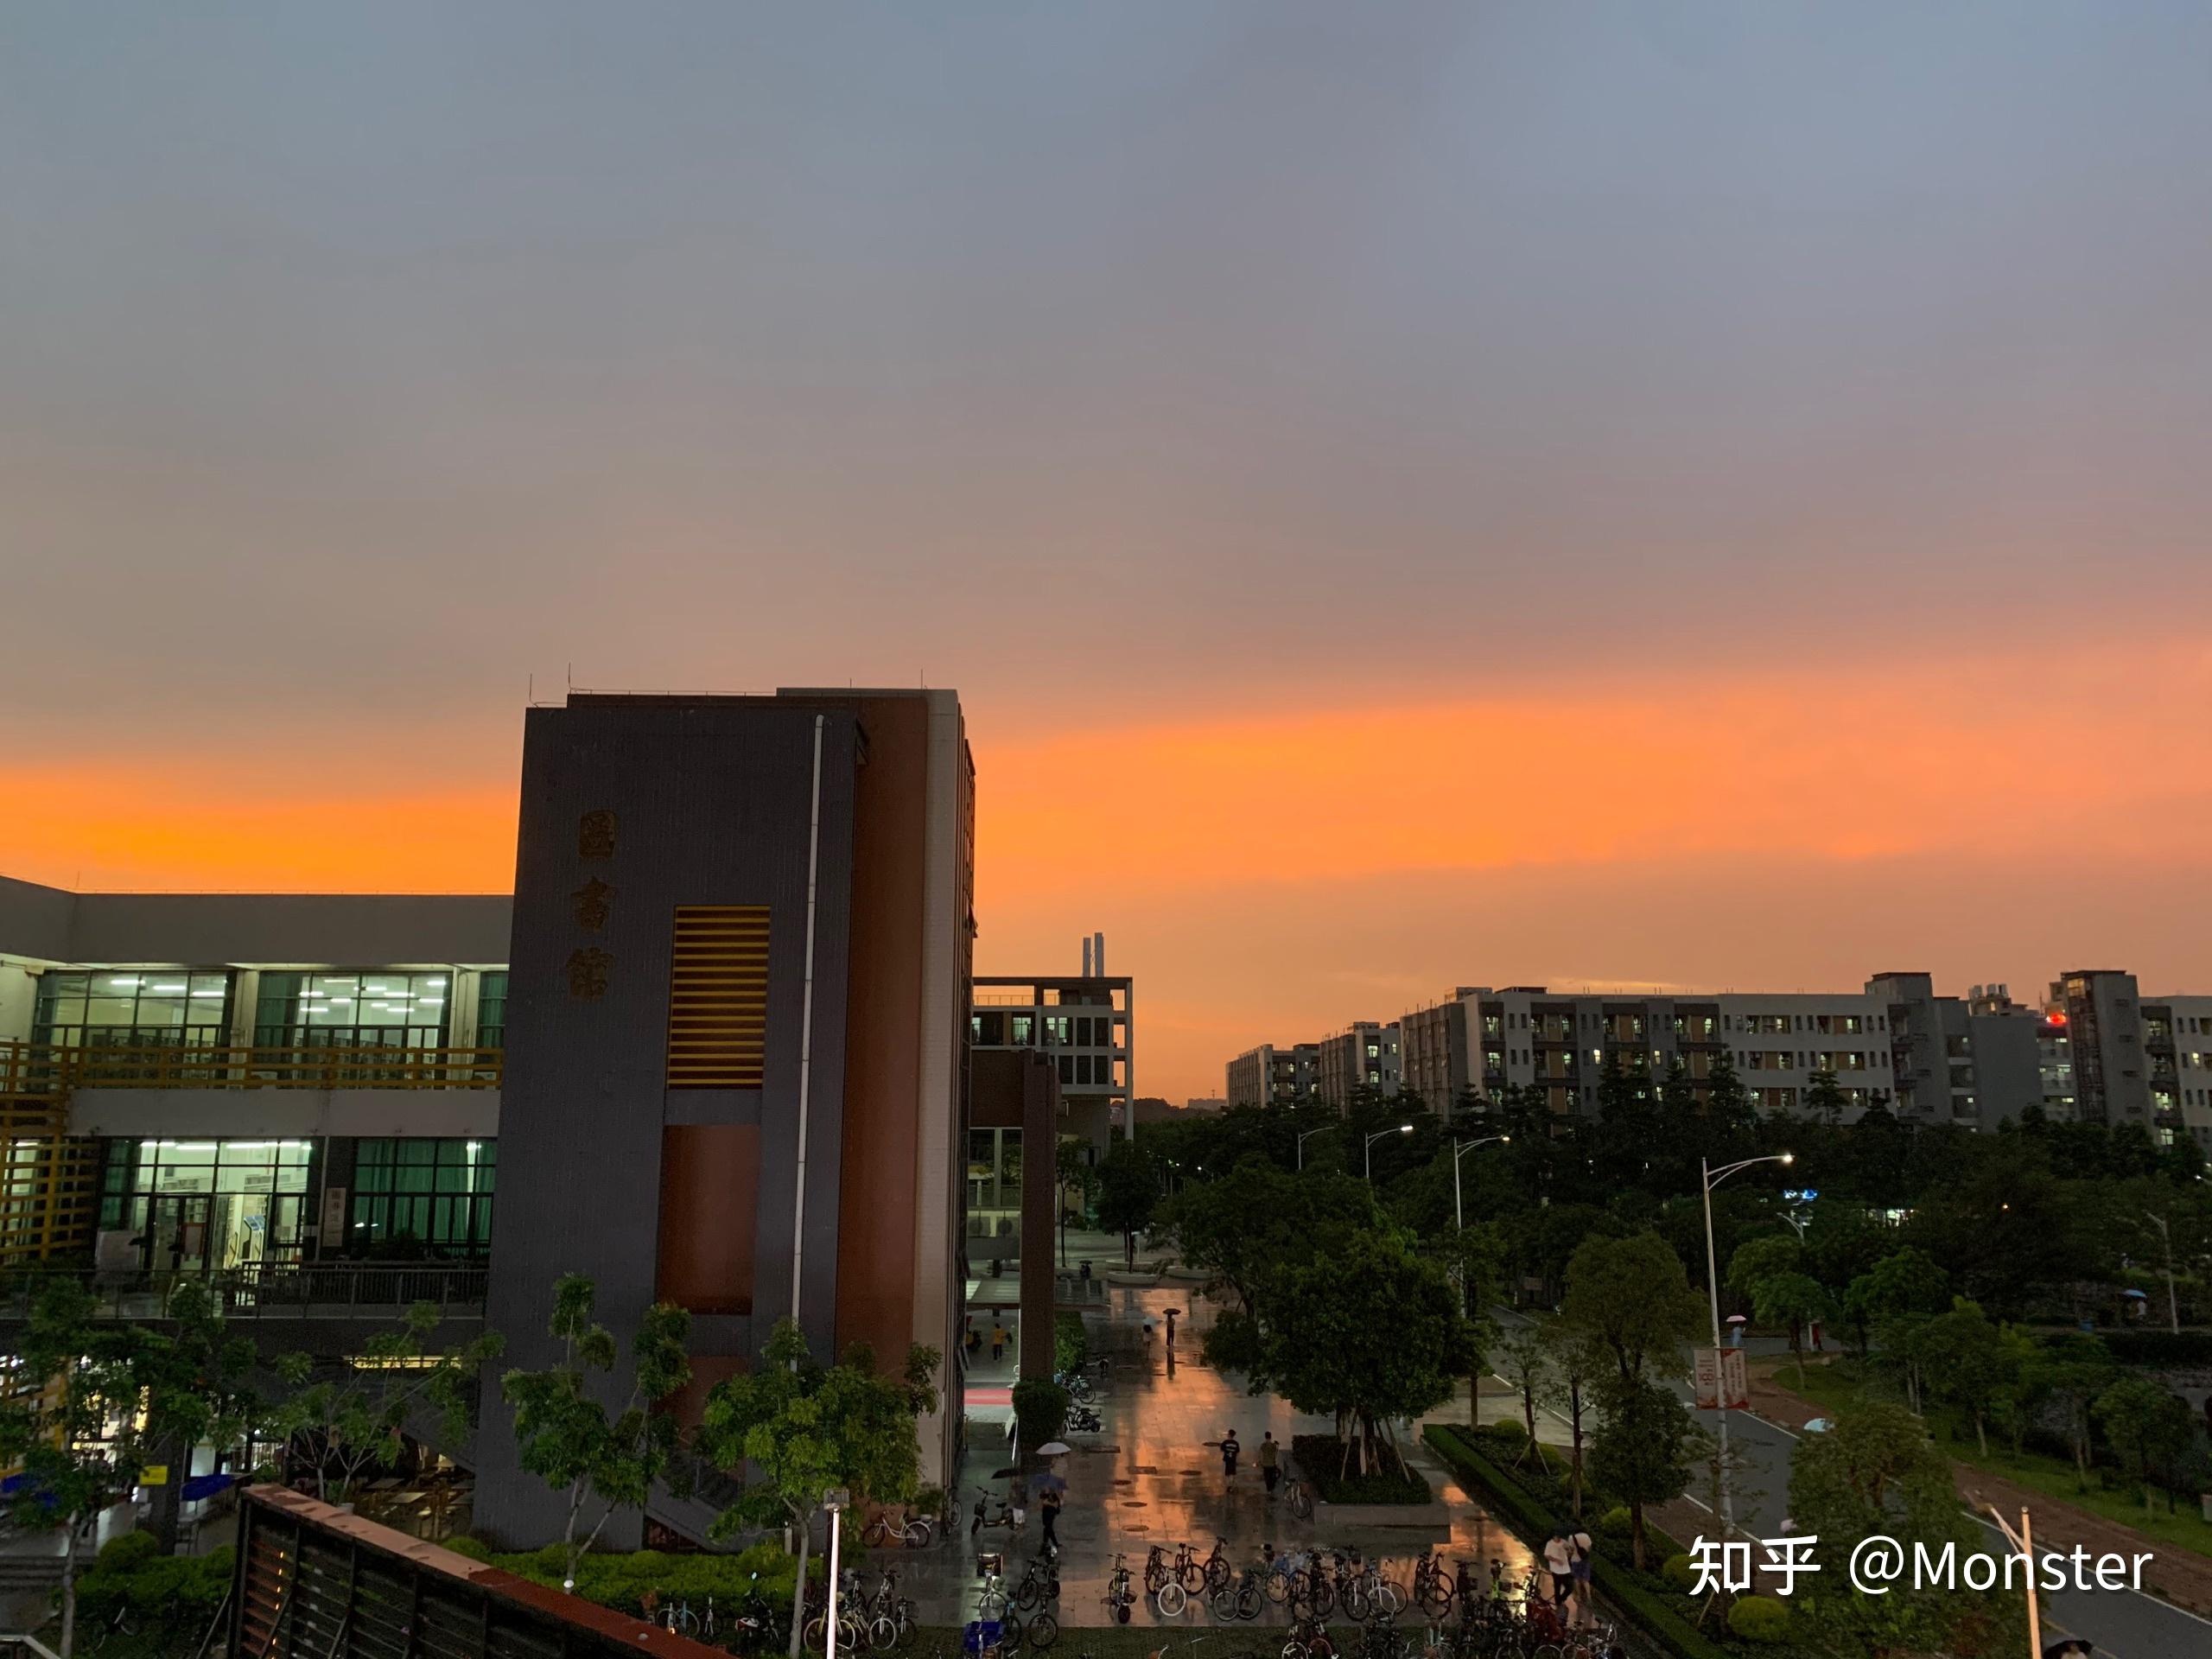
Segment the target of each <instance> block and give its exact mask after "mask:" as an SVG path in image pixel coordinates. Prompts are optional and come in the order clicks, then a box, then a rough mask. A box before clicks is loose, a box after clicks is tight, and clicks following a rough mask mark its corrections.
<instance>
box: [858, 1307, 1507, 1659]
mask: <svg viewBox="0 0 2212 1659" xmlns="http://www.w3.org/2000/svg"><path fill="white" fill-rule="evenodd" d="M1170 1307H1174V1308H1179V1309H1184V1310H1186V1311H1188V1312H1189V1313H1191V1315H1192V1317H1186V1318H1183V1319H1179V1320H1178V1322H1177V1326H1178V1329H1177V1339H1176V1344H1175V1349H1174V1352H1173V1357H1172V1362H1171V1357H1170V1356H1169V1353H1168V1351H1167V1349H1166V1343H1165V1341H1164V1340H1163V1338H1162V1337H1161V1335H1160V1332H1162V1331H1163V1330H1164V1327H1165V1325H1166V1318H1165V1315H1166V1310H1167V1309H1168V1308H1170ZM1147 1319H1149V1320H1150V1321H1151V1322H1152V1325H1153V1326H1154V1336H1153V1338H1152V1340H1151V1342H1150V1343H1149V1344H1147V1343H1146V1341H1145V1338H1144V1336H1143V1330H1142V1327H1143V1325H1144V1323H1145V1322H1146V1321H1147ZM1210 1319H1211V1309H1210V1308H1209V1306H1207V1304H1206V1303H1205V1302H1204V1301H1203V1300H1199V1299H1198V1298H1197V1296H1196V1292H1195V1287H1193V1286H1192V1285H1190V1284H1188V1283H1179V1282H1176V1281H1172V1280H1171V1281H1165V1282H1163V1283H1162V1284H1161V1285H1160V1287H1157V1288H1146V1289H1129V1288H1122V1287H1113V1288H1109V1292H1108V1300H1107V1312H1106V1313H1105V1315H1103V1316H1101V1315H1099V1314H1096V1313H1094V1314H1092V1315H1091V1316H1090V1325H1091V1343H1092V1351H1093V1353H1094V1354H1096V1353H1098V1352H1100V1351H1104V1352H1106V1353H1108V1354H1109V1355H1110V1356H1111V1357H1112V1360H1113V1365H1112V1370H1111V1372H1110V1374H1109V1376H1108V1377H1107V1379H1106V1381H1105V1382H1104V1383H1103V1385H1102V1386H1101V1387H1100V1388H1099V1389H1098V1390H1097V1392H1096V1395H1095V1397H1094V1403H1095V1404H1096V1407H1097V1408H1098V1411H1099V1414H1100V1416H1101V1418H1102V1419H1103V1427H1102V1428H1101V1429H1100V1430H1099V1431H1098V1432H1096V1433H1088V1434H1070V1435H1068V1436H1066V1439H1067V1440H1068V1441H1069V1443H1070V1444H1071V1445H1072V1446H1074V1447H1075V1451H1074V1452H1073V1454H1072V1455H1071V1456H1069V1457H1067V1458H1065V1459H1062V1460H1061V1465H1062V1470H1063V1472H1064V1473H1065V1475H1066V1477H1067V1482H1068V1495H1067V1503H1066V1507H1065V1509H1063V1510H1061V1512H1060V1518H1059V1539H1060V1549H1061V1559H1060V1578H1061V1593H1060V1601H1059V1605H1058V1610H1057V1611H1058V1617H1059V1619H1060V1622H1061V1623H1062V1624H1067V1625H1082V1624H1107V1623H1109V1622H1110V1621H1109V1612H1108V1609H1107V1606H1106V1600H1105V1597H1106V1585H1107V1580H1108V1578H1109V1574H1110V1573H1111V1572H1112V1570H1113V1560H1114V1556H1115V1554H1116V1552H1117V1551H1119V1552H1122V1553H1125V1554H1127V1555H1128V1564H1129V1567H1130V1570H1131V1572H1132V1573H1134V1574H1135V1575H1136V1576H1137V1577H1138V1579H1139V1592H1140V1594H1141V1576H1142V1570H1143V1567H1144V1560H1145V1555H1146V1552H1147V1549H1148V1548H1150V1547H1151V1546H1152V1545H1153V1544H1155V1543H1157V1544H1160V1545H1163V1546H1165V1547H1166V1548H1169V1549H1170V1550H1172V1549H1173V1547H1174V1546H1175V1545H1177V1544H1179V1543H1182V1542H1185V1541H1187V1542H1189V1543H1190V1544H1192V1546H1193V1547H1194V1548H1197V1549H1198V1551H1199V1553H1200V1554H1202V1555H1203V1554H1207V1553H1210V1552H1211V1549H1212V1548H1213V1545H1214V1541H1215V1540H1216V1539H1217V1538H1224V1539H1226V1540H1227V1541H1228V1550H1229V1554H1230V1558H1231V1559H1232V1560H1235V1561H1236V1563H1237V1564H1238V1565H1239V1566H1243V1565H1244V1564H1247V1563H1250V1562H1256V1561H1257V1560H1259V1559H1260V1557H1261V1552H1262V1546H1263V1545H1268V1544H1272V1545H1273V1546H1274V1548H1276V1549H1277V1550H1279V1551H1281V1550H1295V1549H1302V1548H1313V1547H1314V1546H1315V1545H1321V1546H1338V1547H1341V1548H1356V1549H1357V1550H1358V1551H1359V1552H1360V1553H1361V1554H1363V1555H1364V1556H1366V1557H1367V1558H1368V1559H1370V1560H1378V1559H1379V1560H1387V1561H1388V1562H1389V1568H1388V1570H1389V1576H1390V1577H1392V1578H1393V1579H1395V1580H1396V1581H1397V1582H1398V1584H1399V1585H1400V1586H1401V1587H1405V1586H1410V1585H1411V1583H1412V1580H1413V1562H1414V1560H1415V1559H1416V1558H1418V1557H1419V1556H1420V1554H1421V1552H1422V1551H1423V1550H1424V1549H1429V1548H1440V1549H1441V1550H1442V1551H1443V1552H1444V1554H1446V1555H1447V1556H1450V1557H1453V1558H1457V1559H1462V1560H1493V1559H1497V1560H1503V1562H1504V1564H1505V1566H1506V1568H1507V1570H1508V1571H1510V1573H1512V1574H1513V1577H1514V1580H1515V1581H1516V1582H1517V1581H1518V1580H1519V1579H1520V1578H1521V1577H1522V1575H1523V1574H1525V1573H1527V1571H1528V1569H1529V1552H1528V1550H1527V1549H1526V1548H1523V1547H1522V1545H1521V1543H1520V1542H1519V1541H1517V1540H1516V1539H1515V1538H1514V1537H1513V1535H1511V1533H1510V1532H1509V1531H1507V1530H1506V1529H1505V1528H1504V1527H1503V1526H1502V1525H1501V1524H1500V1523H1499V1522H1497V1521H1496V1520H1495V1519H1494V1518H1492V1516H1491V1515H1490V1514H1489V1513H1488V1511H1486V1510H1484V1509H1483V1508H1481V1507H1480V1506H1479V1505H1478V1504H1477V1503H1474V1502H1472V1501H1471V1499H1469V1498H1468V1497H1467V1496H1466V1494H1465V1492H1463V1491H1461V1490H1460V1489H1459V1485H1458V1484H1457V1483H1456V1482H1455V1481H1454V1480H1453V1479H1452V1477H1451V1476H1450V1475H1449V1474H1448V1473H1446V1471H1445V1470H1444V1469H1443V1467H1442V1466H1441V1465H1440V1464H1438V1463H1437V1462H1436V1461H1435V1459H1433V1458H1432V1457H1431V1456H1430V1455H1429V1454H1428V1452H1427V1450H1426V1448H1424V1447H1422V1446H1421V1445H1420V1443H1419V1441H1418V1440H1417V1439H1415V1438H1413V1437H1408V1438H1407V1439H1406V1440H1405V1441H1404V1446H1405V1451H1406V1456H1407V1460H1408V1463H1410V1464H1411V1465H1413V1466H1414V1468H1415V1469H1416V1470H1417V1471H1419V1472H1421V1474H1423V1475H1425V1476H1426V1477H1427V1478H1428V1481H1429V1484H1430V1485H1431V1486H1432V1487H1433V1488H1434V1490H1435V1491H1436V1493H1437V1495H1438V1497H1440V1498H1442V1499H1443V1500H1444V1502H1445V1503H1446V1505H1447V1506H1448V1508H1449V1512H1450V1520H1449V1523H1448V1525H1437V1526H1432V1527H1386V1528H1377V1527H1372V1526H1367V1527H1354V1526H1351V1525H1348V1524H1346V1523H1344V1522H1338V1521H1336V1520H1334V1519H1332V1517H1331V1515H1330V1512H1329V1511H1328V1510H1327V1509H1326V1508H1325V1507H1324V1508H1322V1509H1319V1510H1317V1511H1316V1513H1315V1515H1314V1516H1313V1519H1311V1520H1308V1521H1302V1522H1301V1521H1300V1520H1297V1519H1296V1518H1295V1517H1294V1516H1292V1515H1291V1513H1290V1510H1289V1508H1288V1506H1287V1504H1286V1503H1283V1502H1282V1501H1281V1499H1280V1498H1275V1499H1273V1500H1270V1499H1269V1498H1268V1497H1266V1496H1265V1495H1264V1493H1263V1491H1262V1482H1261V1478H1260V1472H1259V1468H1258V1465H1257V1464H1256V1462H1255V1448H1256V1447H1257V1446H1258V1445H1259V1444H1260V1438H1261V1435H1262V1433H1265V1432H1268V1431H1270V1430H1271V1431H1273V1433H1274V1437H1275V1439H1276V1440H1280V1441H1281V1442H1283V1444H1284V1445H1285V1446H1286V1448H1287V1446H1288V1445H1289V1442H1290V1440H1291V1437H1292V1436H1293V1435H1294V1434H1299V1433H1332V1432H1333V1429H1334V1427H1335V1426H1334V1424H1333V1423H1332V1421H1330V1420H1328V1419H1326V1418H1321V1417H1307V1416H1302V1415H1300V1414H1298V1413H1296V1412H1294V1411H1292V1410H1291V1409H1290V1408H1289V1407H1287V1405H1285V1404H1284V1403H1283V1402H1281V1401H1279V1400H1273V1399H1255V1398H1253V1397H1252V1396H1251V1395H1248V1394H1246V1393H1245V1392H1244V1386H1243V1380H1242V1379H1241V1378H1240V1377H1236V1376H1224V1375H1223V1374H1221V1373H1218V1372H1216V1371H1214V1370H1210V1369H1208V1368H1207V1367H1206V1366H1205V1364H1204V1363H1203V1362H1202V1361H1201V1360H1200V1359H1199V1357H1198V1351H1199V1347H1200V1341H1201V1338H1202V1337H1203V1334H1204V1331H1205V1325H1207V1323H1209V1321H1210ZM1194 1320H1195V1323H1194V1322H1193V1321H1194ZM983 1369H984V1370H985V1371H987V1372H988V1370H989V1367H988V1357H987V1358H986V1362H985V1365H984V1367H983ZM977 1380H979V1379H974V1378H971V1382H975V1381H977ZM980 1380H981V1381H982V1382H985V1383H988V1381H990V1380H991V1379H990V1378H989V1377H988V1376H985V1377H983V1378H982V1379H980ZM1509 1409H1510V1408H1509V1407H1508V1406H1507V1405H1506V1404H1505V1403H1504V1402H1502V1401H1495V1400H1493V1399H1492V1398H1491V1396H1490V1395H1484V1419H1485V1421H1489V1420H1491V1419H1493V1418H1495V1417H1497V1416H1498V1415H1502V1414H1505V1413H1506V1412H1507V1411H1508V1410H1509ZM1436 1415H1437V1417H1438V1418H1439V1419H1440V1420H1441V1419H1445V1418H1450V1419H1452V1421H1465V1415H1466V1396H1465V1393H1464V1391H1463V1392H1462V1393H1461V1394H1460V1395H1459V1399H1458V1401H1457V1402H1456V1403H1454V1404H1452V1405H1447V1406H1446V1407H1444V1408H1441V1409H1440V1411H1439V1412H1438V1413H1437V1414H1436ZM1231 1427H1233V1428H1235V1430H1236V1437H1237V1439H1238V1440H1240V1441H1241V1442H1242V1443H1243V1449H1244V1450H1243V1458H1242V1459H1240V1461H1239V1463H1238V1465H1237V1473H1236V1480H1235V1481H1234V1483H1233V1484H1232V1483H1230V1482H1229V1481H1226V1480H1224V1478H1223V1474H1222V1466H1221V1455H1220V1452H1219V1451H1218V1450H1217V1443H1218V1441H1219V1440H1220V1439H1221V1437H1222V1433H1223V1431H1224V1429H1228V1428H1231ZM969 1440H970V1450H969V1456H968V1459H967V1462H966V1465H965V1466H964V1467H963V1471H962V1476H961V1485H962V1490H961V1501H962V1505H963V1517H964V1516H966V1515H967V1514H969V1512H970V1511H971V1510H972V1509H973V1506H974V1503H975V1498H976V1489H977V1488H978V1487H982V1486H988V1487H989V1488H990V1489H991V1490H992V1491H993V1493H994V1495H995V1496H996V1495H998V1494H1001V1493H1003V1492H1004V1491H1005V1490H1006V1487H1007V1484H1008V1483H1007V1482H1005V1481H1003V1480H995V1479H993V1478H992V1477H993V1475H994V1473H995V1471H997V1470H1000V1469H1002V1468H1005V1467H1006V1466H1007V1459H1006V1456H1005V1442H1004V1440H1003V1439H1002V1438H1001V1436H1000V1435H999V1434H998V1433H996V1432H995V1430H994V1429H992V1428H990V1427H984V1426H982V1425H981V1424H978V1425H976V1426H974V1427H971V1430H970V1435H969ZM995 1508H996V1505H995V1504H994V1509H995ZM1040 1543H1041V1536H1040V1529H1039V1520H1038V1516H1037V1511H1036V1510H1035V1508H1034V1507H1033V1506H1032V1507H1031V1509H1030V1510H1029V1513H1028V1516H1027V1524H1026V1525H1025V1527H1024V1528H1023V1529H1022V1531H1021V1532H1020V1533H1018V1534H1011V1535H1010V1534H1009V1533H1008V1532H1007V1530H1006V1529H1003V1528H994V1529H986V1530H984V1531H983V1532H982V1533H981V1534H980V1535H977V1536H976V1537H975V1538H971V1537H970V1536H969V1533H968V1530H967V1522H966V1520H965V1519H964V1518H963V1522H962V1526H961V1529H960V1532H959V1535H958V1536H957V1538H956V1539H955V1540H953V1541H952V1542H951V1543H950V1546H948V1545H947V1544H946V1543H945V1542H944V1541H939V1542H938V1543H937V1544H935V1545H933V1546H932V1547H931V1548H929V1549H926V1550H912V1551H910V1550H899V1549H888V1550H871V1551H867V1552H863V1553H862V1554H861V1559H860V1560H859V1562H858V1563H857V1564H858V1565H860V1566H861V1567H862V1568H863V1569H864V1571H866V1572H867V1573H868V1575H869V1580H870V1582H871V1583H872V1582H873V1575H874V1572H875V1570H877V1569H880V1568H881V1567H894V1568H896V1569H897V1570H898V1572H899V1577H900V1580H901V1586H902V1588H903V1590H904V1591H905V1592H906V1594H908V1595H911V1596H912V1597H913V1598H914V1599H915V1600H916V1602H917V1603H918V1605H919V1608H920V1612H921V1618H922V1622H924V1623H925V1624H959V1623H962V1622H963V1621H964V1620H966V1619H967V1618H971V1617H972V1616H973V1614H974V1610H975V1605H976V1590H977V1588H978V1587H979V1583H980V1580H978V1578H977V1576H976V1570H975V1569H976V1551H977V1549H978V1548H982V1549H986V1550H995V1551H999V1552H1002V1553H1003V1554H1005V1556H1006V1567H1007V1579H1008V1582H1009V1584H1010V1585H1011V1584H1012V1583H1014V1582H1015V1581H1018V1580H1020V1575H1021V1572H1022V1569H1023V1567H1025V1566H1026V1565H1027V1562H1028V1560H1029V1559H1030V1558H1031V1556H1032V1555H1033V1554H1035V1553H1036V1551H1037V1550H1038V1548H1039V1546H1040ZM1403 1617H1406V1618H1413V1619H1415V1620H1417V1618H1418V1616H1417V1615H1413V1614H1408V1615H1405V1616H1403ZM1133 1622H1135V1623H1138V1624H1147V1623H1150V1624H1159V1623H1162V1622H1166V1621H1161V1620H1160V1618H1159V1616H1158V1614H1157V1612H1156V1611H1155V1610H1154V1608H1153V1606H1152V1605H1150V1604H1149V1603H1147V1602H1142V1601H1141V1602H1140V1603H1139V1605H1138V1607H1137V1610H1136V1611H1135V1615H1134V1616H1133ZM1172 1622H1173V1623H1174V1624H1187V1625H1192V1626H1199V1625H1205V1624H1211V1618H1209V1616H1208V1615H1207V1614H1206V1613H1205V1611H1204V1610H1203V1609H1202V1608H1201V1607H1199V1606H1198V1604H1197V1601H1196V1600H1195V1599H1194V1601H1193V1604H1192V1607H1191V1608H1190V1609H1189V1610H1187V1611H1185V1612H1184V1613H1183V1614H1182V1615H1180V1617H1179V1618H1177V1619H1176V1620H1174V1621H1172ZM1260 1622H1261V1623H1262V1624H1266V1623H1275V1624H1281V1623H1282V1622H1283V1614H1282V1610H1281V1609H1280V1608H1278V1607H1276V1606H1274V1605H1273V1604H1269V1605H1268V1606H1267V1607H1266V1609H1265V1611H1263V1613H1262V1617H1261V1621H1260Z"/></svg>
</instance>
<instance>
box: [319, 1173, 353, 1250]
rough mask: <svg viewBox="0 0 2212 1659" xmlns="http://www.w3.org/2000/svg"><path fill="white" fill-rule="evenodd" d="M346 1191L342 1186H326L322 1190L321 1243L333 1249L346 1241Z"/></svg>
mask: <svg viewBox="0 0 2212 1659" xmlns="http://www.w3.org/2000/svg"><path fill="white" fill-rule="evenodd" d="M346 1191H347V1189H346V1188H345V1187H342V1186H327V1187H325V1188H324V1189H323V1192H322V1231H321V1239H322V1241H323V1243H325V1244H326V1245H327V1246H329V1247H330V1248H331V1249H340V1248H342V1247H343V1246H344V1244H345V1243H346Z"/></svg>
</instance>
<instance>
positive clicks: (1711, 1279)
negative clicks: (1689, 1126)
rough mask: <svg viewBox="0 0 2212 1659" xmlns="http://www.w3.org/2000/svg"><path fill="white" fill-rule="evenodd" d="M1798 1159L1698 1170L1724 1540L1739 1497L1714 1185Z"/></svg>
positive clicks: (1702, 1164)
mask: <svg viewBox="0 0 2212 1659" xmlns="http://www.w3.org/2000/svg"><path fill="white" fill-rule="evenodd" d="M1795 1161H1796V1154H1795V1153H1789V1152H1781V1153H1774V1154H1770V1155H1769V1156H1767V1157H1764V1158H1745V1159H1744V1160H1741V1161H1739V1162H1737V1163H1732V1164H1728V1165H1726V1166H1723V1167H1721V1168H1719V1169H1715V1168H1713V1166H1712V1165H1711V1164H1710V1163H1709V1162H1708V1161H1707V1160H1705V1159H1703V1158H1700V1159H1699V1160H1697V1167H1698V1173H1699V1175H1700V1178H1701V1179H1703V1182H1704V1185H1705V1289H1706V1294H1707V1296H1709V1297H1710V1298H1711V1299H1712V1303H1713V1380H1714V1383H1715V1385H1716V1386H1715V1389H1714V1399H1713V1403H1714V1404H1715V1405H1716V1406H1718V1407H1719V1408H1720V1536H1721V1539H1722V1541H1724V1542H1725V1541H1726V1539H1727V1537H1728V1535H1729V1534H1730V1533H1731V1532H1732V1531H1734V1530H1735V1528H1736V1500H1735V1497H1734V1496H1733V1495H1732V1493H1731V1492H1730V1491H1729V1490H1728V1390H1727V1389H1726V1387H1725V1386H1721V1385H1720V1384H1719V1378H1720V1269H1719V1268H1718V1267H1717V1266H1715V1265H1714V1262H1713V1188H1714V1187H1716V1186H1718V1185H1720V1183H1721V1182H1723V1181H1725V1180H1726V1179H1728V1178H1729V1177H1730V1176H1731V1175H1733V1174H1734V1173H1736V1172H1737V1171H1738V1170H1739V1169H1749V1168H1751V1166H1752V1165H1754V1164H1787V1163H1792V1162H1795Z"/></svg>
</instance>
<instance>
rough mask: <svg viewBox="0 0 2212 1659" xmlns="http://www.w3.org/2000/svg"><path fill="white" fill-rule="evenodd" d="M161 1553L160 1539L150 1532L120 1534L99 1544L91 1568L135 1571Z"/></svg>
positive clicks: (114, 1571)
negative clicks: (98, 1549)
mask: <svg viewBox="0 0 2212 1659" xmlns="http://www.w3.org/2000/svg"><path fill="white" fill-rule="evenodd" d="M161 1553H162V1544H161V1540H159V1539H158V1538H156V1537H155V1536H154V1535H153V1534H152V1533H150V1532H145V1531H134V1532H126V1533H123V1534H120V1535H118V1536H116V1537H113V1538H111V1539H109V1540H108V1541H107V1542H105V1543H104V1544H102V1545H101V1546H100V1553H99V1554H98V1555H97V1556H95V1557H93V1560H92V1568H93V1570H94V1571H95V1572H99V1573H135V1572H137V1570H138V1569H139V1568H140V1567H143V1566H145V1565H146V1563H147V1562H149V1561H150V1560H155V1559H156V1557H157V1556H159V1555H160V1554H161Z"/></svg>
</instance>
